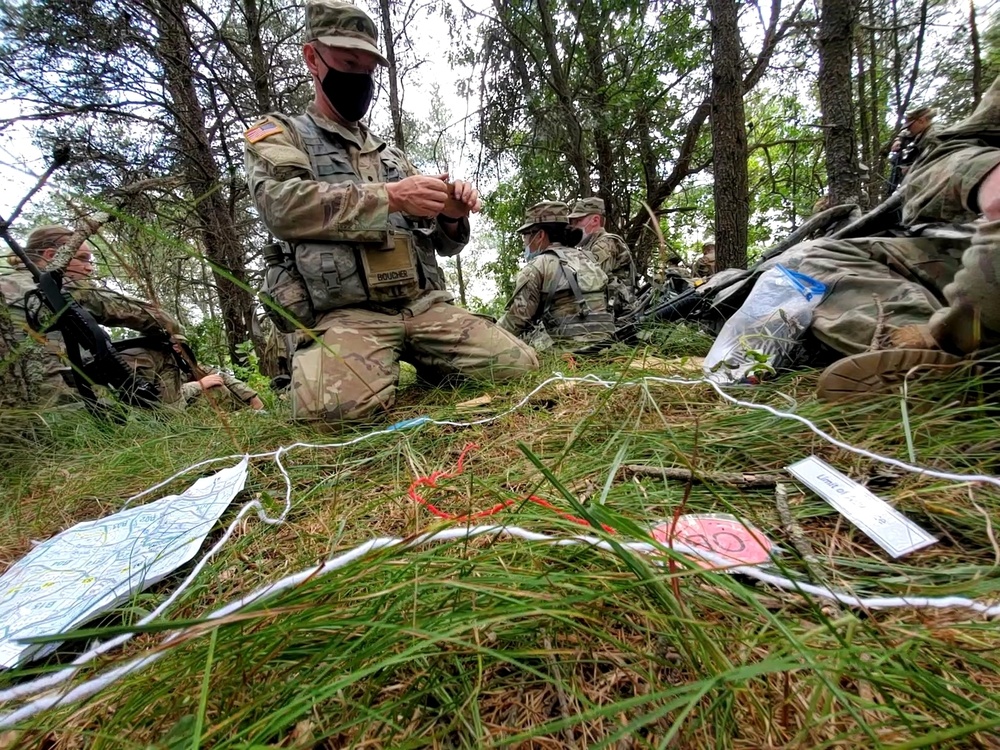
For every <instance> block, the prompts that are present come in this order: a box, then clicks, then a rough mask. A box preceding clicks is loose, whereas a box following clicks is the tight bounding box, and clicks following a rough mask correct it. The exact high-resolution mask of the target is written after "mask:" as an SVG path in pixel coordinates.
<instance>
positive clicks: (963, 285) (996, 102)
mask: <svg viewBox="0 0 1000 750" xmlns="http://www.w3.org/2000/svg"><path fill="white" fill-rule="evenodd" d="M934 137H935V143H936V145H935V147H934V148H933V149H931V150H930V151H928V152H925V153H924V154H923V155H922V156H921V158H920V159H919V160H918V162H917V163H916V165H915V166H914V167H913V169H912V170H911V171H910V173H909V174H908V175H907V179H906V180H905V181H904V183H903V185H902V188H901V189H902V191H903V198H904V208H903V224H904V226H905V227H906V228H907V230H906V233H905V236H898V237H877V238H863V239H852V240H830V239H823V240H817V241H814V242H809V243H804V244H802V245H799V246H796V247H795V248H793V249H792V250H791V251H789V253H788V255H787V262H786V265H788V266H789V267H791V268H794V269H796V270H798V271H801V272H803V273H806V274H809V275H810V276H814V277H815V278H817V279H819V280H820V281H823V282H824V283H826V284H827V286H828V290H829V291H828V292H827V295H826V297H825V298H824V299H823V301H822V302H821V303H820V305H819V307H818V308H817V310H816V314H815V318H814V320H813V323H812V331H813V333H814V334H815V335H816V337H817V338H819V339H820V340H821V341H823V342H824V343H826V344H828V345H829V346H831V347H832V348H834V349H836V350H837V351H839V352H842V353H844V354H855V353H859V352H863V351H865V350H867V349H869V348H870V347H871V345H872V344H873V343H875V344H884V343H889V344H894V345H896V346H915V345H916V346H920V345H921V344H920V342H913V341H912V340H910V339H909V338H907V336H908V333H909V332H908V331H903V332H900V329H901V328H903V327H908V326H921V325H923V326H926V324H927V323H928V321H930V329H929V333H930V334H931V335H933V339H931V338H930V336H928V337H927V340H926V341H925V342H923V345H933V343H934V340H936V341H937V342H938V343H939V344H940V345H942V346H943V347H945V348H947V349H950V350H953V351H956V352H967V351H970V350H972V349H974V348H975V347H976V346H978V345H979V344H980V343H981V342H980V335H979V332H978V331H977V330H976V328H977V325H978V323H979V322H981V324H982V329H983V330H982V334H983V338H984V339H985V340H986V342H987V343H989V342H992V341H993V339H994V338H995V336H996V332H998V331H1000V304H998V303H1000V295H998V294H997V289H998V288H997V284H996V280H997V274H996V272H995V271H994V268H995V266H994V263H995V261H994V260H993V259H994V258H995V257H997V253H998V249H1000V223H998V222H988V223H982V222H977V223H976V224H969V223H966V224H964V225H963V224H961V222H971V221H972V220H974V219H975V218H976V217H977V216H978V215H979V206H978V204H977V202H976V199H977V191H978V187H979V184H980V183H981V182H982V181H983V179H984V178H985V177H986V175H987V174H988V173H989V172H990V171H991V170H992V169H993V168H994V167H996V166H997V165H998V164H1000V78H998V79H997V80H995V81H994V82H993V85H992V86H991V87H990V89H989V90H988V91H987V92H986V94H985V96H984V97H983V100H982V102H981V103H980V105H979V107H978V108H977V109H976V111H975V112H974V113H973V114H972V115H971V116H970V117H968V118H967V119H966V120H964V121H963V122H961V123H959V124H957V125H955V126H952V127H949V128H946V129H944V130H942V131H938V132H937V133H936V134H935V136H934ZM783 262H784V261H783ZM959 269H961V270H959ZM956 272H957V275H956ZM945 305H950V307H945ZM943 308H944V309H943ZM880 318H881V322H883V323H884V330H885V334H886V338H887V340H888V341H887V342H873V337H874V334H875V332H876V329H877V328H878V324H879V322H880ZM987 334H989V335H987Z"/></svg>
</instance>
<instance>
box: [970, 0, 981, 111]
mask: <svg viewBox="0 0 1000 750" xmlns="http://www.w3.org/2000/svg"><path fill="white" fill-rule="evenodd" d="M969 44H970V46H971V47H972V109H973V110H975V108H976V107H978V106H979V100H980V99H982V98H983V57H982V53H981V52H980V49H979V27H978V26H977V25H976V0H969Z"/></svg>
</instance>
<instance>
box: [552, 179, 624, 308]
mask: <svg viewBox="0 0 1000 750" xmlns="http://www.w3.org/2000/svg"><path fill="white" fill-rule="evenodd" d="M569 223H570V224H571V225H573V226H574V227H576V228H577V229H579V230H580V231H582V232H583V240H582V241H581V242H580V249H581V250H583V251H584V252H587V253H590V255H591V256H593V257H594V258H595V259H596V260H597V262H598V263H599V264H600V265H601V269H603V271H604V273H606V274H607V275H608V292H609V301H610V302H611V306H612V308H613V312H614V315H615V317H616V318H617V317H620V316H622V315H625V314H626V313H628V312H629V310H631V308H632V305H633V304H634V303H635V287H636V270H635V263H634V262H633V260H632V252H631V251H630V250H629V249H628V245H627V244H626V243H625V240H623V239H622V238H621V237H619V236H618V235H617V234H611V232H609V231H607V230H606V229H605V228H604V201H603V200H602V199H601V198H583V199H581V200H578V201H577V202H576V205H575V206H573V211H572V212H571V213H570V215H569Z"/></svg>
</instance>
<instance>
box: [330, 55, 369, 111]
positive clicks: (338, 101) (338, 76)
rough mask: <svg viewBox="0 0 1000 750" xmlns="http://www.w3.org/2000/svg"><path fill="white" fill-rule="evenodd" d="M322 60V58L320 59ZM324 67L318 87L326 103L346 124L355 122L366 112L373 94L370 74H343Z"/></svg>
mask: <svg viewBox="0 0 1000 750" xmlns="http://www.w3.org/2000/svg"><path fill="white" fill-rule="evenodd" d="M320 59H322V58H320ZM323 64H324V65H326V75H324V76H323V80H322V81H321V82H320V85H321V86H322V87H323V93H324V94H325V95H326V98H327V101H329V102H330V106H332V107H333V108H334V109H335V110H337V113H338V114H339V115H340V116H341V117H343V118H344V119H345V120H347V121H348V122H357V121H358V120H360V119H361V118H362V117H364V116H365V114H366V113H367V112H368V107H370V106H371V103H372V96H373V95H374V94H375V78H374V77H373V76H372V75H371V74H370V73H344V72H343V71H341V70H337V69H336V68H331V67H330V66H329V65H327V63H326V60H323Z"/></svg>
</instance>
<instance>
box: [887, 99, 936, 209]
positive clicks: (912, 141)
mask: <svg viewBox="0 0 1000 750" xmlns="http://www.w3.org/2000/svg"><path fill="white" fill-rule="evenodd" d="M933 116H934V110H932V109H931V108H930V107H919V108H918V109H915V110H912V111H910V112H907V113H906V127H905V128H904V129H903V130H902V131H901V132H900V134H899V136H898V137H897V139H896V142H895V143H894V144H893V150H892V151H891V152H890V154H889V163H890V164H892V171H891V173H890V175H889V193H890V194H891V193H893V192H895V191H896V190H897V188H899V185H900V183H901V182H902V181H903V178H905V177H906V175H907V173H908V172H909V171H910V168H911V167H913V165H914V164H916V162H917V160H918V159H919V158H920V155H921V154H922V153H924V152H925V151H928V150H930V149H932V148H934V146H936V145H937V134H936V133H935V131H934V126H933V125H932V124H930V123H928V124H927V126H926V127H925V128H924V129H923V130H922V131H920V133H918V134H917V135H913V134H912V132H911V131H910V126H911V125H912V124H913V123H914V122H915V121H916V120H919V119H922V118H924V117H927V118H928V119H929V118H931V117H933Z"/></svg>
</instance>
